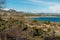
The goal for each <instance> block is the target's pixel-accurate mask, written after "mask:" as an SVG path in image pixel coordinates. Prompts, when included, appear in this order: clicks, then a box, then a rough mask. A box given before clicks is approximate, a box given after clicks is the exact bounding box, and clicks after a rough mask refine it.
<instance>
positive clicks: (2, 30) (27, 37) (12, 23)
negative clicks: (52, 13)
mask: <svg viewBox="0 0 60 40" xmlns="http://www.w3.org/2000/svg"><path fill="white" fill-rule="evenodd" d="M8 13H9V12H8ZM10 13H12V12H10ZM19 15H20V14H19ZM25 16H26V15H25ZM27 17H28V16H27ZM59 30H60V23H57V22H49V21H44V22H43V21H37V20H28V19H26V18H25V17H24V16H23V15H21V16H16V14H15V15H14V14H11V15H9V16H8V14H6V16H3V15H0V40H60V32H59Z"/></svg>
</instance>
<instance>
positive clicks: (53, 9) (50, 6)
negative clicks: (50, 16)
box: [30, 0, 60, 13]
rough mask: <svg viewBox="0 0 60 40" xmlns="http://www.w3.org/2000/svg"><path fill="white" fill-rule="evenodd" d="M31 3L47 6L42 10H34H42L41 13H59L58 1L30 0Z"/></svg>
mask: <svg viewBox="0 0 60 40" xmlns="http://www.w3.org/2000/svg"><path fill="white" fill-rule="evenodd" d="M30 1H31V2H33V3H36V4H37V5H44V6H47V7H46V8H44V9H42V10H37V11H36V12H42V13H60V3H56V2H46V1H42V0H30Z"/></svg>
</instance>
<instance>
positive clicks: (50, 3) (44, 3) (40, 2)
mask: <svg viewBox="0 0 60 40" xmlns="http://www.w3.org/2000/svg"><path fill="white" fill-rule="evenodd" d="M29 1H31V2H33V3H35V4H37V5H44V6H55V5H57V4H59V3H56V2H47V1H42V0H29Z"/></svg>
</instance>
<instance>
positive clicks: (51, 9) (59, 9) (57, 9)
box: [40, 5, 60, 13]
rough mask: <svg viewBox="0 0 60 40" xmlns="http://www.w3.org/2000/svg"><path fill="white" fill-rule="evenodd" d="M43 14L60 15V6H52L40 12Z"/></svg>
mask: <svg viewBox="0 0 60 40" xmlns="http://www.w3.org/2000/svg"><path fill="white" fill-rule="evenodd" d="M40 12H43V13H60V5H55V6H50V7H48V8H45V9H42V10H40Z"/></svg>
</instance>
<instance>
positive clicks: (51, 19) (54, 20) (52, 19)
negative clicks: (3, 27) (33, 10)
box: [32, 17, 60, 22]
mask: <svg viewBox="0 0 60 40" xmlns="http://www.w3.org/2000/svg"><path fill="white" fill-rule="evenodd" d="M32 20H38V21H51V22H60V17H40V18H32Z"/></svg>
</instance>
